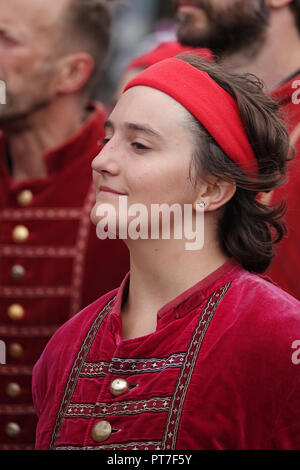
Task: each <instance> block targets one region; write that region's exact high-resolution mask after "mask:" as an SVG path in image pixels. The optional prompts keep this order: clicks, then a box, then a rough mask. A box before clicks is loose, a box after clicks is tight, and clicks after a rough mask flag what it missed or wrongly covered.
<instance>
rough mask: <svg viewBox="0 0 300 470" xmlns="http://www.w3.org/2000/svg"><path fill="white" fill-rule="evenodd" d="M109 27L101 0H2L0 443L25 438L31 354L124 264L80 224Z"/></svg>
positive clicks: (99, 119) (99, 131)
mask: <svg viewBox="0 0 300 470" xmlns="http://www.w3.org/2000/svg"><path fill="white" fill-rule="evenodd" d="M109 27H110V13H109V10H108V7H107V5H106V2H105V1H104V0H57V1H55V2H52V1H50V0H26V2H24V0H10V1H9V2H7V1H6V0H0V80H2V82H3V83H4V84H5V88H6V96H5V98H6V99H5V102H6V104H0V129H1V135H0V264H1V270H0V340H1V341H4V343H5V345H6V365H0V384H1V385H0V415H1V420H0V449H31V448H34V441H35V427H36V417H35V413H34V409H33V406H32V399H31V371H32V367H33V364H34V363H35V362H36V360H37V359H38V357H39V356H40V354H41V352H42V350H43V348H44V346H45V344H46V343H47V342H48V341H49V338H50V336H51V335H52V334H53V333H54V331H56V329H57V328H58V327H59V326H60V325H61V324H62V323H64V322H65V321H66V320H67V319H68V318H70V317H71V316H72V315H74V314H75V313H77V312H78V311H79V310H81V309H82V308H83V307H85V306H86V305H88V304H89V303H91V302H92V301H93V300H95V299H96V298H98V297H99V296H100V295H102V294H104V293H105V292H107V291H109V290H111V289H113V288H115V287H117V286H118V285H119V284H120V282H121V280H122V279H123V277H124V275H125V274H126V272H127V269H128V255H127V250H126V248H125V245H124V246H123V243H122V242H121V241H120V242H119V244H118V242H116V241H112V240H102V241H100V240H99V239H97V237H96V231H95V227H94V226H93V225H92V223H91V222H90V210H91V207H92V206H93V204H94V190H93V188H92V181H91V175H92V172H91V161H92V160H93V158H94V157H95V156H96V155H97V154H98V152H99V150H100V148H101V143H102V139H103V137H104V132H103V123H104V121H105V119H106V112H105V109H104V107H103V105H101V104H100V103H96V102H92V101H91V95H92V93H93V90H94V88H95V86H96V85H97V83H98V80H99V77H101V74H102V70H103V67H104V65H105V57H106V52H107V49H108V46H109V36H110V33H109ZM111 243H113V249H111Z"/></svg>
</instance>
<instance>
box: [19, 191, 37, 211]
mask: <svg viewBox="0 0 300 470" xmlns="http://www.w3.org/2000/svg"><path fill="white" fill-rule="evenodd" d="M32 199H33V194H32V191H30V189H24V190H23V191H21V192H20V193H19V194H18V195H17V201H18V203H19V204H20V206H22V207H26V206H29V204H30V203H31V201H32Z"/></svg>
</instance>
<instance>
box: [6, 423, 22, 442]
mask: <svg viewBox="0 0 300 470" xmlns="http://www.w3.org/2000/svg"><path fill="white" fill-rule="evenodd" d="M5 432H6V435H7V436H8V437H12V438H13V439H14V438H16V437H18V436H19V434H20V432H21V428H20V426H19V425H18V424H17V423H13V422H11V423H8V424H7V425H6V428H5Z"/></svg>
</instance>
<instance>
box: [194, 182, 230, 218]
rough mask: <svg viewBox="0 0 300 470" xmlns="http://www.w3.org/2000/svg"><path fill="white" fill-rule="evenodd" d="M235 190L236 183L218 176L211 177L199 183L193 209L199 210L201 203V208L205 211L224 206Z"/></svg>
mask: <svg viewBox="0 0 300 470" xmlns="http://www.w3.org/2000/svg"><path fill="white" fill-rule="evenodd" d="M235 192H236V185H235V184H234V183H231V182H227V181H223V180H221V179H219V178H213V179H211V180H210V181H207V182H206V183H204V184H202V185H201V190H200V191H199V194H198V198H197V201H196V202H195V210H199V207H201V206H200V205H199V204H202V207H201V208H202V210H204V211H205V212H212V211H216V210H217V209H219V208H221V207H222V206H224V205H225V204H226V203H227V202H228V201H230V199H232V197H233V196H234V194H235Z"/></svg>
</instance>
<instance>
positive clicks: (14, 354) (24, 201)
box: [5, 189, 33, 439]
mask: <svg viewBox="0 0 300 470" xmlns="http://www.w3.org/2000/svg"><path fill="white" fill-rule="evenodd" d="M32 199H33V193H32V192H31V191H30V190H28V189H25V190H23V191H21V192H20V193H19V194H18V196H17V202H18V203H19V205H20V206H22V207H27V206H28V205H29V204H30V203H31V202H32ZM28 237H29V230H28V228H27V227H25V226H24V225H17V226H16V227H14V229H13V231H12V239H13V241H14V242H15V243H24V242H25V241H26V240H27V239H28ZM25 274H26V269H25V268H24V266H22V265H20V264H15V265H13V266H12V268H11V277H12V278H13V279H15V280H19V279H22V278H23V277H24V276H25ZM7 314H8V316H9V318H10V319H11V320H20V319H21V318H23V316H24V314H25V311H24V308H23V307H22V305H20V304H12V305H10V307H9V308H8V311H7ZM8 354H9V356H10V357H11V358H13V359H19V358H21V357H22V356H23V354H24V349H23V346H22V345H21V344H19V343H11V344H10V345H9V346H8ZM21 392H22V390H21V387H20V385H19V384H18V383H16V382H10V383H9V384H7V386H6V394H7V395H8V396H9V397H10V398H18V397H19V396H20V395H21ZM5 432H6V435H7V436H8V437H10V438H12V439H15V438H17V437H18V436H19V435H20V433H21V427H20V425H19V424H18V423H15V422H9V423H7V425H6V428H5Z"/></svg>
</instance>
